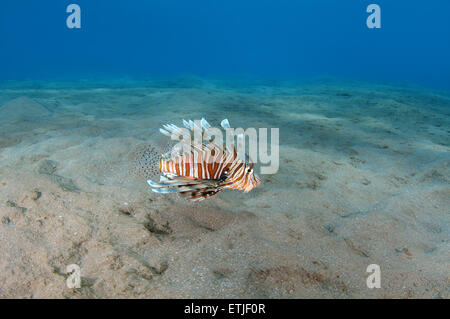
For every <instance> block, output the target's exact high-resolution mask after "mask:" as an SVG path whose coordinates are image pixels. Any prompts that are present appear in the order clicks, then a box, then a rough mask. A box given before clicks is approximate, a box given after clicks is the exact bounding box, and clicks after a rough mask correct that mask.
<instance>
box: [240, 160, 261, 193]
mask: <svg viewBox="0 0 450 319" xmlns="http://www.w3.org/2000/svg"><path fill="white" fill-rule="evenodd" d="M253 167H254V164H253V163H251V164H249V165H246V168H245V170H246V171H245V172H246V174H248V183H247V185H246V186H245V188H244V192H245V193H248V192H250V191H251V190H252V189H254V188H256V187H258V186H259V185H261V178H260V177H259V176H258V175H256V173H255V171H254V169H253Z"/></svg>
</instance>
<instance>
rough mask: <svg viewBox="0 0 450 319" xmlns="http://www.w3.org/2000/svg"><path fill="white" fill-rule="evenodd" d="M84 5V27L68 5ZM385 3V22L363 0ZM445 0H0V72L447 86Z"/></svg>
mask: <svg viewBox="0 0 450 319" xmlns="http://www.w3.org/2000/svg"><path fill="white" fill-rule="evenodd" d="M70 3H77V4H78V5H80V7H81V21H82V22H81V24H82V25H81V29H69V28H67V27H66V18H67V16H68V15H69V14H68V13H66V7H67V5H69V4H70ZM370 3H377V4H378V5H379V6H380V7H381V24H382V27H381V29H369V28H367V26H366V19H367V17H368V15H369V14H368V13H366V7H367V5H369V4H370ZM449 13H450V2H449V1H448V0H433V1H426V2H425V1H419V0H396V1H392V0H370V1H367V0H346V1H335V0H318V1H292V0H278V1H269V0H258V1H255V0H247V1H242V0H227V1H218V0H215V1H212V0H196V1H184V0H148V1H143V0H135V1H106V0H96V1H88V0H72V1H61V0H46V1H26V0H6V1H5V0H3V1H2V3H1V7H0V79H2V80H5V79H38V80H40V79H47V78H67V79H77V78H93V77H123V76H128V77H155V76H178V75H184V74H189V75H198V76H212V77H226V76H232V77H233V76H234V77H237V76H244V75H245V76H249V77H255V78H261V77H272V78H273V77H291V78H292V77H294V78H296V77H299V78H312V77H324V76H326V77H334V78H345V79H358V80H359V79H361V80H369V81H375V82H401V83H406V84H413V85H414V84H418V85H425V86H431V87H436V88H444V89H448V88H450V59H449V57H450V41H449V39H450V19H449V18H448V16H449Z"/></svg>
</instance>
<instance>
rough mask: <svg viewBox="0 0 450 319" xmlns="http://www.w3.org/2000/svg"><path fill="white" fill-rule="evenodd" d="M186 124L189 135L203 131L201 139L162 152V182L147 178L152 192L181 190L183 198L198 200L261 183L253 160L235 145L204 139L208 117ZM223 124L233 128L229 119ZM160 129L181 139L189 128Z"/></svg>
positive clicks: (174, 137)
mask: <svg viewBox="0 0 450 319" xmlns="http://www.w3.org/2000/svg"><path fill="white" fill-rule="evenodd" d="M183 124H184V126H185V127H186V128H187V129H188V132H189V135H190V134H191V133H193V134H192V135H195V130H196V131H197V132H201V134H202V135H201V136H202V140H201V141H200V142H195V141H193V140H192V139H188V140H187V141H186V140H184V141H182V142H181V143H184V146H187V148H184V149H183V150H180V149H178V150H175V151H174V150H172V151H169V152H167V153H165V154H162V155H161V157H160V159H159V171H160V174H161V176H160V181H159V182H154V181H152V180H148V181H147V183H148V184H149V185H150V186H151V187H152V191H153V192H155V193H163V194H164V193H178V194H179V195H180V196H181V197H183V198H186V199H188V200H192V201H198V200H203V199H205V198H209V197H211V196H214V195H216V194H217V193H219V192H220V191H222V190H224V189H235V190H243V191H244V192H246V193H247V192H249V191H251V190H252V189H253V188H255V187H258V186H259V185H260V184H261V180H260V178H259V177H258V176H257V175H256V174H255V173H254V170H253V169H254V163H252V162H250V161H247V160H242V159H241V158H240V156H238V152H237V151H236V148H235V147H234V145H233V146H232V147H231V148H230V147H226V146H225V145H223V144H222V145H218V143H216V142H214V140H213V139H210V140H209V141H208V142H209V143H205V142H204V141H203V136H204V134H205V132H206V131H207V130H208V129H209V128H210V127H211V126H210V125H209V123H208V122H207V121H206V120H205V119H203V118H202V120H201V121H200V126H199V125H198V124H197V123H194V122H193V121H191V120H189V121H185V120H183ZM221 126H222V128H223V129H227V128H230V124H229V122H228V120H227V119H225V120H223V121H222V122H221ZM183 130H184V131H183ZM160 132H161V133H162V134H164V135H166V136H169V137H171V138H172V139H176V138H177V139H178V140H182V136H183V133H185V132H186V130H185V129H180V128H179V127H177V126H176V125H173V124H167V125H163V128H161V129H160ZM241 135H242V134H241ZM239 137H240V138H243V136H238V139H239ZM174 149H175V148H174Z"/></svg>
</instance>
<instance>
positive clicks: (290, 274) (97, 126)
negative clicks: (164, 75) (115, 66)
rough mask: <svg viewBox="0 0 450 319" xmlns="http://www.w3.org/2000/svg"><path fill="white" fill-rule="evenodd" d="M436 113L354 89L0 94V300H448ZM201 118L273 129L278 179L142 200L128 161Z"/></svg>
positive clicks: (444, 179)
mask: <svg viewBox="0 0 450 319" xmlns="http://www.w3.org/2000/svg"><path fill="white" fill-rule="evenodd" d="M449 113H450V94H449V93H448V92H436V91H430V90H425V89H417V88H415V89H411V88H400V87H393V86H387V85H372V84H367V83H366V84H364V83H355V82H353V83H348V84H346V83H338V82H330V81H322V82H316V83H306V82H304V83H300V82H288V81H280V82H276V83H270V82H263V81H260V82H259V83H253V84H251V85H250V84H246V83H243V82H242V81H241V82H239V83H238V82H233V81H220V80H214V81H213V80H207V79H196V78H195V79H194V78H193V79H189V78H185V79H182V80H180V81H176V80H171V81H165V82H164V81H162V82H158V81H146V82H140V83H133V82H123V83H120V82H119V83H118V82H116V83H112V84H111V83H102V84H98V83H88V82H83V83H82V84H80V83H39V84H38V85H37V84H36V85H32V84H31V83H28V84H26V83H10V84H2V86H1V87H0V215H1V216H0V220H1V223H0V239H1V240H0V250H1V251H2V257H3V258H2V261H1V262H0V281H1V282H2V283H3V284H2V287H1V288H0V296H1V297H67V298H84V297H99V298H100V297H103V298H105V297H148V298H163V297H197V298H226V297H242V298H254V297H269V298H294V297H309V298H315V297H340V298H346V297H361V298H373V297H418V298H424V297H431V298H449V297H450V296H449V291H448V285H449V282H448V269H449V260H450V258H449V257H450V255H449V251H450V249H449V241H448V238H449V233H450V231H449V216H448V207H449V206H450V200H449V199H450V187H449V178H448V176H450V171H449V167H450V153H449V130H448V128H449V127H450V123H449V122H450V116H449V115H450V114H449ZM202 117H205V118H206V119H207V120H208V121H209V122H210V123H211V124H212V125H215V126H218V125H219V123H220V121H221V120H222V119H224V118H228V119H229V121H230V123H231V125H232V126H235V127H244V128H247V127H256V128H259V127H267V128H271V127H276V128H279V129H280V141H279V144H280V169H279V171H278V172H277V174H274V175H265V176H262V186H261V187H259V188H256V189H255V190H253V191H252V192H250V193H248V194H244V193H242V192H236V191H227V192H222V193H220V194H218V195H217V196H215V197H214V198H211V199H208V200H205V201H203V202H201V203H190V202H186V201H183V200H181V199H178V198H177V197H176V196H172V195H166V196H163V195H158V194H155V193H152V192H150V190H149V188H148V185H147V184H146V177H147V176H143V172H144V173H145V174H150V173H154V172H153V171H151V170H146V169H145V167H144V168H142V167H135V166H134V165H137V164H140V165H147V164H148V163H147V162H142V161H141V162H139V161H135V160H133V159H135V158H136V153H133V152H136V150H139V146H140V145H147V146H148V145H150V146H152V147H154V149H155V150H157V149H164V148H165V147H166V143H167V141H166V140H165V139H164V137H163V136H161V134H160V133H159V132H158V128H159V127H161V125H162V124H165V123H174V124H176V125H181V119H183V118H184V119H200V118H202ZM133 156H134V157H133ZM136 163H137V164H136ZM136 172H137V173H136ZM257 172H258V171H257ZM145 174H144V175H145ZM69 264H77V265H79V266H80V268H81V272H82V276H83V280H82V288H81V289H68V288H67V286H66V283H65V280H66V276H65V269H66V266H67V265H69ZM369 264H378V265H380V268H381V272H382V289H368V288H367V286H366V279H367V276H368V275H369V274H368V273H366V269H367V266H368V265H369Z"/></svg>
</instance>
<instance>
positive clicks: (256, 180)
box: [244, 177, 261, 193]
mask: <svg viewBox="0 0 450 319" xmlns="http://www.w3.org/2000/svg"><path fill="white" fill-rule="evenodd" d="M259 185H261V179H259V177H254V178H253V180H252V182H251V183H250V184H249V185H248V186H247V187H245V189H244V192H245V193H248V192H250V191H251V190H252V189H253V188H256V187H258V186H259Z"/></svg>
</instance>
